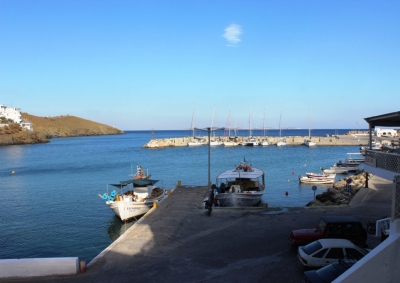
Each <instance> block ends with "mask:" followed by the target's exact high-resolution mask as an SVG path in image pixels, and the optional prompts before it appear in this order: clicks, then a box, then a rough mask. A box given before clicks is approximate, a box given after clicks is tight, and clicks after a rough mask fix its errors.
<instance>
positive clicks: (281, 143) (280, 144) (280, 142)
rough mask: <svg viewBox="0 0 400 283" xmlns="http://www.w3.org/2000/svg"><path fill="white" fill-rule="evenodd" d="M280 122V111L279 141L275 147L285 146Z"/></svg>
mask: <svg viewBox="0 0 400 283" xmlns="http://www.w3.org/2000/svg"><path fill="white" fill-rule="evenodd" d="M281 120H282V111H281V116H280V118H279V141H278V143H277V144H276V146H285V145H286V140H285V139H282V130H281Z"/></svg>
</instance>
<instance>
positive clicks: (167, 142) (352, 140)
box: [143, 134, 368, 148]
mask: <svg viewBox="0 0 400 283" xmlns="http://www.w3.org/2000/svg"><path fill="white" fill-rule="evenodd" d="M245 138H247V137H245V136H239V137H229V136H212V137H211V141H213V140H221V141H222V142H227V141H232V140H234V141H236V142H237V145H241V142H242V141H243V139H245ZM253 138H255V139H256V140H257V141H259V142H261V141H262V140H267V141H268V143H269V146H274V145H276V144H277V142H278V141H279V140H281V139H285V140H286V145H288V146H295V145H302V146H305V141H306V140H308V139H309V137H308V136H285V137H282V138H280V137H276V136H253ZM199 139H203V140H205V144H204V145H207V144H208V136H199V137H173V138H163V139H151V140H150V141H149V142H148V143H146V144H145V145H143V147H144V148H165V147H183V146H188V143H189V142H192V141H194V140H199ZM311 140H312V141H313V142H315V143H316V146H336V145H337V146H349V145H350V146H353V145H359V146H366V145H368V136H367V135H355V134H348V135H334V136H325V137H322V136H320V137H317V136H316V137H311Z"/></svg>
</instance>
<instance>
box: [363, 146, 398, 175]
mask: <svg viewBox="0 0 400 283" xmlns="http://www.w3.org/2000/svg"><path fill="white" fill-rule="evenodd" d="M365 164H366V165H369V166H372V167H375V168H380V169H384V170H388V171H391V172H395V173H399V174H400V154H399V152H396V153H393V152H381V151H375V150H366V151H365Z"/></svg>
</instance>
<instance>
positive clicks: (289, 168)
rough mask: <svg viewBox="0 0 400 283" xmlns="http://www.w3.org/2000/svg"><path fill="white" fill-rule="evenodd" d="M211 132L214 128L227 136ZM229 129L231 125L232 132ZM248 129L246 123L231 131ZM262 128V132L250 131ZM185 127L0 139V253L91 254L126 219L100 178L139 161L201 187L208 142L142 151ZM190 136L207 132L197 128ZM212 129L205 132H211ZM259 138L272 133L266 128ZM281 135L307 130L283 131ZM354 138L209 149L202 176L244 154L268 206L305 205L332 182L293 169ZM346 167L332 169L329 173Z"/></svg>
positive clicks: (317, 167) (322, 161)
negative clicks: (22, 141)
mask: <svg viewBox="0 0 400 283" xmlns="http://www.w3.org/2000/svg"><path fill="white" fill-rule="evenodd" d="M349 131H350V129H340V130H332V129H325V130H324V129H316V130H313V131H312V135H313V136H326V135H342V134H346V133H348V132H349ZM227 134H228V133H227V132H226V131H220V132H215V135H216V136H220V135H227ZM231 134H233V133H231ZM236 134H237V135H238V136H248V134H249V133H248V131H244V130H243V131H238V132H237V133H236ZM252 134H253V135H254V136H263V135H264V132H263V131H262V130H259V131H258V130H253V132H252ZM191 135H192V132H191V131H189V130H179V131H178V130H171V131H155V130H154V131H126V132H125V134H123V135H107V136H85V137H69V138H54V139H51V140H50V142H49V143H46V144H33V145H12V146H2V147H0V161H1V162H0V193H1V205H0V215H1V222H0V259H13V258H43V257H79V258H80V259H85V260H86V261H87V262H90V261H91V260H92V259H93V258H94V257H96V256H97V255H98V254H99V253H100V252H101V251H102V250H104V249H105V248H106V247H107V246H109V245H110V244H111V243H112V242H113V241H115V240H116V239H118V237H119V236H120V235H122V234H123V233H124V232H125V231H126V230H127V229H129V227H131V226H132V225H133V224H134V223H135V221H128V222H122V221H120V219H119V218H118V217H116V216H115V215H114V213H113V212H112V211H111V210H110V209H109V208H108V207H107V206H106V204H105V202H104V200H102V199H101V198H100V197H99V195H102V194H103V193H105V192H107V190H111V188H110V187H109V184H111V183H118V182H119V181H124V180H129V179H130V178H131V176H130V175H131V174H132V173H135V171H136V166H138V165H141V166H142V167H143V168H144V169H145V170H146V171H147V172H148V173H150V174H151V175H152V178H153V179H156V180H159V181H158V183H157V185H159V186H162V187H163V188H164V189H166V190H167V189H171V190H172V189H173V188H174V187H175V186H176V185H177V183H178V181H180V182H181V184H182V185H188V186H196V185H201V186H205V185H207V181H208V147H207V146H200V147H170V148H157V149H149V148H143V146H144V145H145V144H146V143H147V142H149V141H150V139H163V138H174V137H188V136H191ZM196 135H207V133H206V132H198V133H196ZM213 135H214V133H213ZM266 135H267V136H279V130H268V131H267V133H266ZM282 136H308V130H305V129H304V130H301V129H291V130H283V131H282ZM352 152H359V147H358V146H316V147H312V148H308V147H306V146H286V147H277V146H266V147H262V146H258V147H244V146H237V147H224V146H217V147H211V148H210V179H211V181H212V182H215V180H216V177H217V175H218V174H219V173H221V172H223V171H225V170H228V169H231V168H233V167H234V166H236V165H239V163H240V162H241V161H242V160H244V159H246V160H247V161H248V162H249V163H250V164H252V166H253V167H256V168H259V169H262V170H263V171H264V172H265V183H266V193H265V194H264V196H263V198H262V202H263V203H268V206H269V207H298V206H305V205H306V204H307V203H308V202H310V201H312V200H314V198H315V195H316V194H320V193H322V192H324V191H326V189H327V188H329V187H330V186H331V185H317V186H316V187H317V189H316V191H314V190H313V189H312V186H311V185H302V184H299V181H298V177H299V175H304V174H305V173H306V172H321V168H326V167H329V166H332V165H333V164H334V163H336V162H338V161H339V160H344V159H345V158H346V155H347V153H352ZM344 177H345V175H337V177H336V178H337V180H338V179H340V178H344Z"/></svg>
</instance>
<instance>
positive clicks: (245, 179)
mask: <svg viewBox="0 0 400 283" xmlns="http://www.w3.org/2000/svg"><path fill="white" fill-rule="evenodd" d="M213 187H214V189H213V190H214V204H215V205H217V206H222V207H251V206H256V205H259V204H260V203H261V197H262V195H263V194H264V190H265V181H264V172H263V171H262V170H261V169H258V168H254V167H252V166H251V165H249V164H248V163H247V161H246V159H245V158H244V159H243V161H242V162H240V164H239V165H238V166H235V167H234V168H233V169H229V170H227V171H224V172H222V173H221V174H219V175H218V176H217V180H216V185H213Z"/></svg>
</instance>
